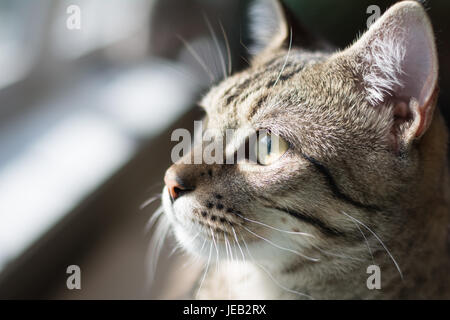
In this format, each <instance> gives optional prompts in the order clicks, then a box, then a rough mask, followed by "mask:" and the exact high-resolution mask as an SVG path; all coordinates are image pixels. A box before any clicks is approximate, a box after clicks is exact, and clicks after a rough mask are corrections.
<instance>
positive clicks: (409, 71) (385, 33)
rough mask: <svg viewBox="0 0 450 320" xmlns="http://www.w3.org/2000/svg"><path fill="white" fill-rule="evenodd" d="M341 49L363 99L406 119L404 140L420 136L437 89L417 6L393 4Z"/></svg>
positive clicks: (433, 57) (429, 34)
mask: <svg viewBox="0 0 450 320" xmlns="http://www.w3.org/2000/svg"><path fill="white" fill-rule="evenodd" d="M343 53H344V54H346V55H349V56H350V57H352V59H351V60H352V61H354V64H355V68H356V69H357V76H358V77H359V78H360V79H361V82H362V87H363V88H364V90H365V94H366V99H367V101H368V102H369V103H370V104H371V105H373V106H374V107H377V106H379V105H383V104H388V103H391V105H393V107H394V117H395V121H396V122H397V123H402V121H404V122H406V121H407V122H408V123H409V125H408V128H407V129H406V130H404V132H403V135H404V136H403V139H406V140H407V141H405V142H406V143H409V142H410V141H412V140H413V139H415V138H419V137H421V136H422V135H423V134H424V133H425V131H426V130H427V128H428V127H429V125H430V123H431V120H432V118H433V111H434V107H435V104H436V96H437V91H438V85H437V79H438V59H437V53H436V46H435V40H434V35H433V29H432V26H431V23H430V21H429V19H428V16H427V14H426V12H425V10H424V8H423V7H422V5H421V4H419V3H418V2H415V1H401V2H399V3H397V4H395V5H394V6H392V7H391V8H390V9H389V10H387V11H386V12H385V13H384V14H383V15H382V16H381V17H380V18H379V19H378V20H377V21H376V22H375V23H374V24H373V25H372V26H371V27H370V28H369V30H368V31H367V32H366V33H365V34H363V36H362V37H361V38H360V39H359V40H358V41H357V42H355V43H354V44H353V45H352V46H351V47H350V48H348V49H347V50H346V51H344V52H343Z"/></svg>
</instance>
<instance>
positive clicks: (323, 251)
mask: <svg viewBox="0 0 450 320" xmlns="http://www.w3.org/2000/svg"><path fill="white" fill-rule="evenodd" d="M306 241H308V242H309V244H310V245H311V247H313V248H315V249H317V250H318V251H319V252H321V253H323V254H325V255H327V256H332V257H337V258H344V259H349V260H354V261H360V262H361V261H364V259H360V258H355V257H351V256H347V255H345V254H339V253H333V252H330V251H327V250H323V249H322V248H320V247H319V246H318V245H316V244H314V243H312V242H311V241H310V240H309V239H306Z"/></svg>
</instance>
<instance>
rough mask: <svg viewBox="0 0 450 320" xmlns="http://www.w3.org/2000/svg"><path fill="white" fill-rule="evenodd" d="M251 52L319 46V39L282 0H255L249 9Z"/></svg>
mask: <svg viewBox="0 0 450 320" xmlns="http://www.w3.org/2000/svg"><path fill="white" fill-rule="evenodd" d="M249 17H250V33H251V37H252V39H253V42H254V43H253V45H252V46H251V51H252V52H251V53H252V54H258V53H261V52H262V51H264V50H273V49H278V48H288V47H289V46H291V45H292V46H298V47H305V48H307V47H308V48H310V47H313V46H317V44H318V40H317V39H316V37H315V36H313V35H312V34H311V33H309V32H307V31H306V29H305V28H304V27H303V25H301V23H300V22H299V21H297V19H296V18H295V15H294V14H293V12H292V11H291V10H290V9H289V8H288V6H287V5H286V4H285V3H284V2H283V1H282V0H254V1H253V2H252V3H251V5H250V9H249Z"/></svg>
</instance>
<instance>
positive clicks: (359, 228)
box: [352, 220, 375, 264]
mask: <svg viewBox="0 0 450 320" xmlns="http://www.w3.org/2000/svg"><path fill="white" fill-rule="evenodd" d="M352 221H353V220H352ZM353 223H354V224H355V226H356V227H357V228H358V230H359V232H361V234H362V236H363V238H364V241H365V242H366V245H367V250H369V254H370V257H371V258H372V263H373V264H375V259H374V258H373V253H372V249H370V245H369V241H368V240H367V237H366V235H365V234H364V232H363V231H362V230H361V227H360V226H359V224H358V223H356V222H355V221H353Z"/></svg>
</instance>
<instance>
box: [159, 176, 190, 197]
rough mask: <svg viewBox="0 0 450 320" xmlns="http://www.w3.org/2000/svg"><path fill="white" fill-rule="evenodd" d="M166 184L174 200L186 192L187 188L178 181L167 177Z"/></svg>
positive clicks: (165, 178)
mask: <svg viewBox="0 0 450 320" xmlns="http://www.w3.org/2000/svg"><path fill="white" fill-rule="evenodd" d="M164 182H165V183H166V186H167V189H168V190H169V194H170V196H171V197H172V199H173V200H175V199H176V198H178V197H179V196H181V195H182V194H183V191H186V188H184V187H183V186H182V185H181V184H179V183H178V182H177V180H176V179H172V178H170V177H167V175H166V176H165V177H164Z"/></svg>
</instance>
